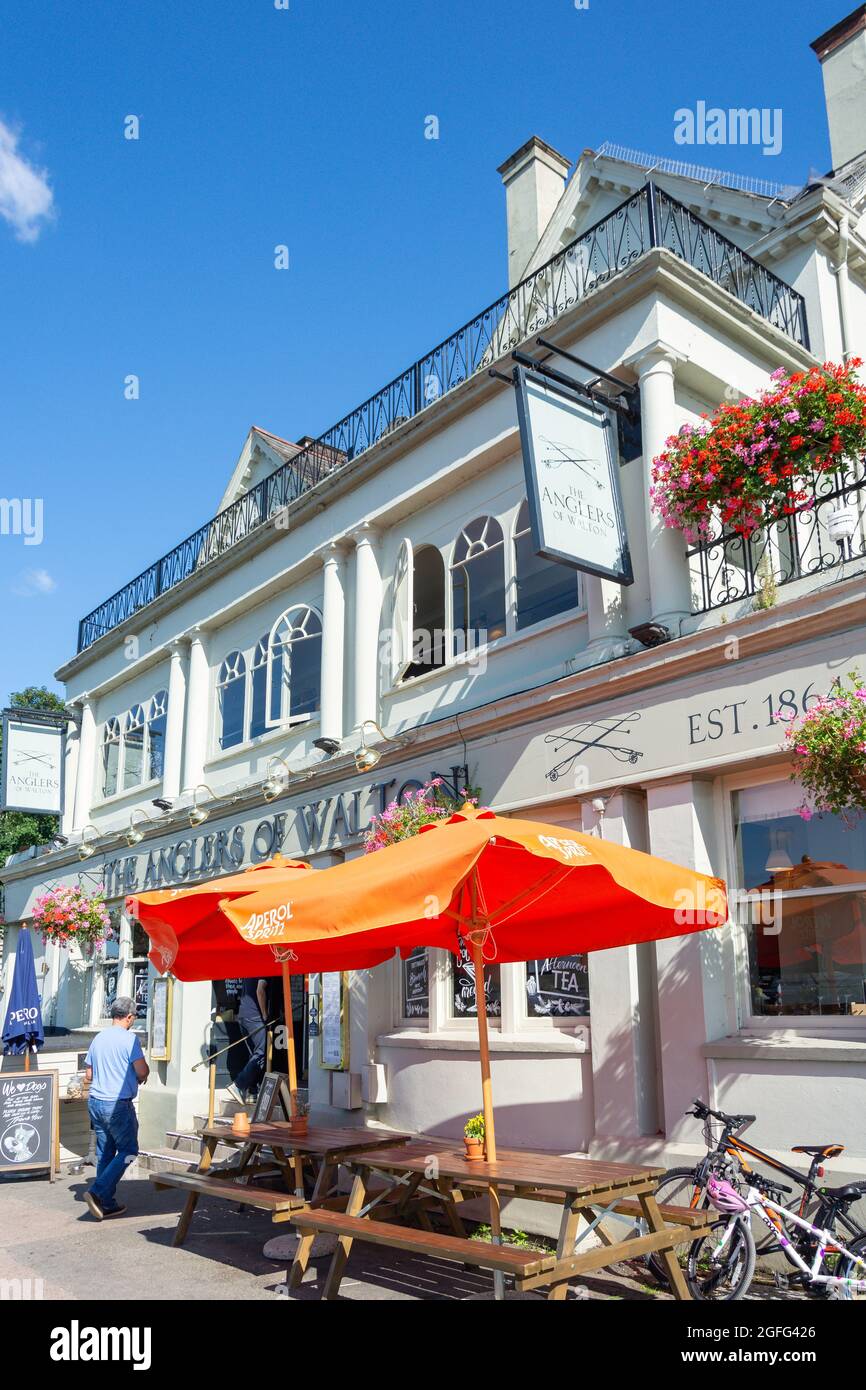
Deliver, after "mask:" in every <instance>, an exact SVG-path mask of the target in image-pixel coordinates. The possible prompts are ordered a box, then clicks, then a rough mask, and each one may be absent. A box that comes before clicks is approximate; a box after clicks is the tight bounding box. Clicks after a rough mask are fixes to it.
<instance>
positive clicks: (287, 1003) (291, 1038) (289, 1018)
mask: <svg viewBox="0 0 866 1390" xmlns="http://www.w3.org/2000/svg"><path fill="white" fill-rule="evenodd" d="M282 965H283V1011H284V1013H285V1015H286V1055H287V1057H288V1063H289V1113H290V1118H291V1119H294V1118H295V1116H296V1114H297V1112H298V1103H297V1097H296V1092H297V1089H298V1064H297V1060H296V1058H295V1018H294V1014H293V1012H292V977H291V975H290V973H289V962H288V961H287V960H284V961H283V963H282ZM294 1168H295V1193H296V1195H297V1196H299V1197H303V1195H304V1160H303V1158H302V1157H301V1155H300V1153H299V1152H298V1151H297V1150H296V1151H295V1162H294Z"/></svg>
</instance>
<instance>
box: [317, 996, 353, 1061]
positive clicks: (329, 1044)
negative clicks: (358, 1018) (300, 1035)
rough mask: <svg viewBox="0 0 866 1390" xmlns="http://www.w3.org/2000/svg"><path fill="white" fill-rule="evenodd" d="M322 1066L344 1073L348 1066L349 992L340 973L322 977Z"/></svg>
mask: <svg viewBox="0 0 866 1390" xmlns="http://www.w3.org/2000/svg"><path fill="white" fill-rule="evenodd" d="M321 978H322V1004H321V1009H322V1016H321V1028H322V1066H323V1067H325V1068H326V1069H327V1070H329V1071H342V1070H343V1068H344V1067H345V1065H346V1029H347V1023H348V1005H347V999H348V991H347V989H346V976H345V975H342V974H340V973H339V972H338V971H329V972H328V973H327V974H324V975H322V977H321Z"/></svg>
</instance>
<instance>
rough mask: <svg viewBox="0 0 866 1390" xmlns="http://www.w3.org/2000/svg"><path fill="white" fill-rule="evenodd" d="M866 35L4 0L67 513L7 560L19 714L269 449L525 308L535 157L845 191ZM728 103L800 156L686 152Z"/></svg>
mask: <svg viewBox="0 0 866 1390" xmlns="http://www.w3.org/2000/svg"><path fill="white" fill-rule="evenodd" d="M852 6H853V0H809V4H804V3H802V0H798V3H795V4H788V5H786V6H784V9H783V11H782V10H780V8H779V6H778V5H770V4H767V3H756V0H727V3H726V4H725V5H724V7H723V8H722V9H719V8H718V7H717V6H709V5H693V6H686V5H684V4H683V3H682V0H652V3H649V0H646V3H643V2H642V0H627V2H626V0H589V8H588V9H585V10H578V9H577V8H576V7H575V4H574V0H471V3H470V0H437V3H436V4H429V3H427V0H423V3H422V2H421V0H289V8H288V9H277V8H276V7H275V5H274V0H243V3H238V0H207V2H206V3H205V0H200V2H199V3H197V4H190V3H186V4H179V3H178V0H124V3H122V4H118V3H117V0H88V4H87V5H86V6H85V5H80V4H73V3H71V0H40V3H39V4H34V3H32V0H15V2H14V3H10V0H0V286H2V309H0V322H2V325H3V336H4V342H3V352H2V364H3V365H2V370H0V497H7V498H8V497H13V496H14V497H24V498H42V499H43V508H44V511H43V515H44V538H43V540H42V543H41V544H40V545H25V544H24V538H23V537H22V536H11V535H0V652H2V665H0V701H2V702H3V703H5V701H6V698H7V696H8V693H9V691H10V690H14V689H17V688H19V687H20V686H22V685H25V684H42V683H47V684H52V683H53V679H52V678H53V672H54V670H55V669H56V667H57V666H58V665H60V663H61V662H62V661H64V660H66V659H67V658H68V657H70V656H71V655H72V654H73V652H74V648H75V640H76V632H77V622H78V619H79V617H81V616H83V614H85V613H87V612H88V611H89V610H90V609H91V608H93V607H95V605H96V604H97V603H98V602H99V601H100V600H101V599H103V598H106V597H108V595H109V594H111V593H112V592H113V591H114V590H115V589H117V588H119V587H120V586H121V585H122V584H123V583H125V582H126V580H128V579H131V578H132V577H133V576H134V575H135V574H137V573H138V572H139V571H140V570H142V569H143V568H145V566H146V565H148V564H149V563H150V562H152V561H153V560H154V559H156V558H157V557H158V556H159V555H160V554H162V553H163V552H164V551H166V550H168V549H170V548H171V547H172V546H173V545H174V544H175V543H176V542H177V541H179V540H181V539H182V538H183V537H184V536H185V535H187V534H188V533H189V532H190V531H192V530H194V529H195V527H196V526H198V525H200V524H201V523H202V522H203V521H205V520H206V519H207V518H208V517H209V516H210V515H211V514H212V512H213V511H214V510H215V508H216V505H217V503H218V501H219V499H220V496H221V494H222V491H223V488H224V486H225V483H226V480H227V478H228V476H229V473H230V471H231V468H232V466H233V464H234V462H235V460H236V458H237V455H238V453H239V451H240V448H241V445H242V443H243V440H244V438H245V435H246V432H247V429H248V427H249V425H250V424H252V423H256V424H260V425H263V426H264V427H265V428H267V429H270V430H273V431H274V432H275V433H277V434H280V435H283V436H285V437H287V438H290V439H294V438H298V437H299V436H301V435H303V434H313V435H315V434H317V433H320V432H321V431H323V430H324V429H326V428H327V427H328V426H329V425H331V424H332V423H333V422H334V421H335V420H337V419H338V418H339V417H340V416H341V415H343V414H345V413H346V412H347V411H349V410H350V409H351V408H353V407H354V406H355V405H357V404H359V403H360V402H361V401H362V400H363V399H364V398H365V397H366V396H368V395H370V394H371V393H372V392H374V391H375V390H376V389H377V388H378V387H380V386H382V385H384V384H385V383H386V382H387V381H388V380H389V379H390V378H391V377H393V376H395V375H396V374H397V373H398V372H399V371H400V370H402V369H403V367H404V366H406V365H408V364H409V363H410V362H411V361H412V360H413V359H414V358H415V357H417V356H419V355H420V354H421V353H423V352H424V351H426V350H427V349H428V348H429V347H431V346H433V345H434V344H435V343H436V342H438V341H439V340H440V339H441V338H443V337H445V336H446V335H447V334H448V333H449V332H451V331H452V330H453V329H455V328H457V327H458V326H459V325H460V324H461V323H462V322H463V321H464V320H465V319H467V318H469V317H470V316H471V315H472V314H473V313H474V312H475V311H476V310H477V309H480V308H481V307H482V306H483V305H485V304H486V303H488V302H489V301H490V300H492V299H493V298H495V297H496V296H497V295H498V294H500V293H501V292H502V290H503V289H504V288H505V285H506V257H505V219H504V195H503V190H502V186H501V182H500V179H499V176H498V175H497V173H496V167H497V165H498V164H500V163H501V162H502V161H503V159H505V157H506V156H507V155H508V154H510V153H511V152H512V151H513V150H514V149H516V148H517V147H518V146H519V145H520V144H522V143H523V141H524V140H526V139H527V138H528V137H529V135H531V134H533V133H535V134H538V135H540V136H541V137H542V138H543V139H545V140H547V141H548V142H550V143H551V144H553V145H555V146H556V148H557V149H559V150H561V151H562V152H563V153H564V154H566V155H568V156H570V157H572V158H576V157H577V156H578V155H579V154H580V151H581V150H582V149H583V148H585V147H587V146H592V147H597V146H598V145H599V144H600V143H601V142H602V141H603V140H605V139H608V140H612V141H617V142H619V143H623V144H626V145H630V146H633V147H636V148H638V149H642V150H647V151H650V152H652V153H655V154H670V155H674V156H678V157H683V156H685V157H687V158H694V159H697V160H699V161H700V162H704V163H707V164H712V165H716V166H718V167H721V168H730V169H735V170H738V171H742V172H746V173H753V174H757V175H759V176H761V177H764V178H770V179H779V180H782V181H785V182H792V183H796V182H801V181H802V180H803V179H805V177H806V175H807V174H808V172H809V171H810V169H811V170H817V171H821V172H823V171H825V170H826V169H827V168H828V167H829V164H830V156H829V144H828V139H827V130H826V120H825V116H824V105H823V96H822V88H821V75H820V68H819V65H818V62H817V59H816V58H815V56H814V54H813V53H812V52H811V50H810V49H809V41H810V40H812V39H814V38H815V37H817V35H818V34H820V33H822V32H823V31H824V29H826V28H828V27H829V26H830V25H831V24H833V23H835V22H836V21H837V20H839V19H841V18H842V17H843V16H844V15H845V14H846V13H847V12H848V10H849V9H850V8H852ZM699 100H704V101H706V102H707V103H708V104H709V105H717V106H721V107H723V108H728V107H732V106H759V107H771V108H775V107H780V108H781V109H782V112H783V142H782V149H781V152H780V153H779V154H778V155H777V156H765V155H763V154H762V153H761V151H760V149H754V148H733V149H731V148H725V147H714V148H711V147H705V148H703V149H698V150H696V151H694V152H692V151H689V150H684V149H683V148H682V147H681V146H678V145H676V144H675V143H674V139H673V131H674V112H675V111H676V110H677V108H680V107H684V106H690V107H694V105H695V103H696V102H697V101H699ZM129 115H136V116H138V117H139V118H140V138H139V139H138V140H137V141H132V140H127V139H125V138H124V121H125V119H126V117H127V116H129ZM430 115H435V116H436V117H437V118H438V121H439V139H438V140H435V141H434V140H429V139H425V135H424V131H425V118H426V117H428V116H430ZM278 244H286V245H288V247H289V253H290V261H291V265H290V269H289V270H287V271H277V270H275V269H274V247H275V246H276V245H278ZM129 374H135V375H137V376H138V377H139V380H140V396H139V399H138V400H127V399H125V397H124V379H125V378H126V377H127V376H128V375H129Z"/></svg>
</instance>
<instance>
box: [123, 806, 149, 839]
mask: <svg viewBox="0 0 866 1390" xmlns="http://www.w3.org/2000/svg"><path fill="white" fill-rule="evenodd" d="M136 816H139V817H141V818H143V819H144V820H149V821H152V820H153V816H149V815H148V814H147V812H146V811H141V810H137V811H133V812H132V814H131V815H130V817H129V829H128V830H127V832H126V843H127V844H128V845H130V846H132V845H137V844H139V842H140V841H141V840H143V839H144V831H143V830H142V829H141V828H140V827H141V821H140V820H139V822H138V823H136V820H135V817H136Z"/></svg>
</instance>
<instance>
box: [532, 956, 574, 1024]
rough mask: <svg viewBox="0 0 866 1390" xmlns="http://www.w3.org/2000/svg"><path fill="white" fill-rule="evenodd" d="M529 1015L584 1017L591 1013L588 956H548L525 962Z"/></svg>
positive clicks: (539, 1016) (534, 1016)
mask: <svg viewBox="0 0 866 1390" xmlns="http://www.w3.org/2000/svg"><path fill="white" fill-rule="evenodd" d="M526 996H527V1008H528V1011H529V1016H530V1018H546V1017H558V1018H585V1017H587V1016H588V1014H589V971H588V968H587V961H586V956H585V955H574V956H545V957H544V959H543V960H530V961H527V962H526Z"/></svg>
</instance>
